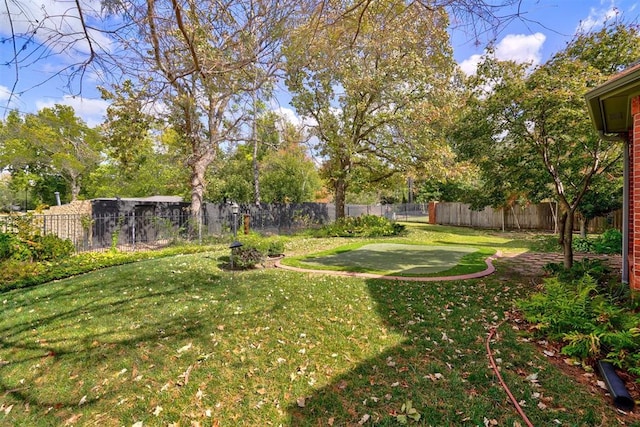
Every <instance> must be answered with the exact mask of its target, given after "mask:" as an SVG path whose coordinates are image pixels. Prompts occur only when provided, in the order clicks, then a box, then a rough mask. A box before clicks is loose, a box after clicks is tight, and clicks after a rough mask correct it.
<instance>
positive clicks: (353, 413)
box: [288, 280, 597, 426]
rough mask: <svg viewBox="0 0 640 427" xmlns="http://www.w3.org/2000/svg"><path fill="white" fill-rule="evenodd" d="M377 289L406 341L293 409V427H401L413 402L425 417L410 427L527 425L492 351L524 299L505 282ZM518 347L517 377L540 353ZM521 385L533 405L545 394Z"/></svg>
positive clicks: (579, 420) (380, 304) (385, 284)
mask: <svg viewBox="0 0 640 427" xmlns="http://www.w3.org/2000/svg"><path fill="white" fill-rule="evenodd" d="M367 287H368V290H369V293H370V295H371V297H372V299H373V300H374V301H375V303H376V310H377V312H378V314H379V316H380V318H381V319H383V321H384V322H385V324H386V326H387V327H388V328H389V329H390V330H392V331H394V332H396V333H400V334H402V336H403V337H404V339H403V341H402V342H401V343H400V344H399V345H396V346H394V347H391V348H388V349H385V350H384V351H382V352H381V353H380V354H379V355H378V356H376V357H374V358H371V359H368V360H364V361H362V362H361V363H359V364H358V365H357V366H356V367H355V368H354V369H352V370H351V371H349V372H347V373H345V374H343V375H340V376H339V377H337V378H334V379H332V382H331V384H329V385H327V386H326V387H323V388H321V389H318V390H316V391H315V392H314V393H312V394H311V395H309V396H304V399H302V400H301V399H298V401H297V402H296V403H294V404H292V405H290V406H289V408H288V412H289V415H290V419H291V425H292V426H326V425H334V426H356V425H381V426H384V425H390V426H391V425H393V426H395V425H399V424H401V423H404V421H406V420H407V419H406V418H403V416H408V415H410V414H407V413H406V405H407V403H408V402H411V404H412V406H413V407H414V408H415V409H416V411H417V413H418V414H419V415H420V419H419V422H418V423H413V421H411V420H408V421H409V424H410V425H414V424H417V425H437V426H458V425H470V426H471V425H473V426H477V425H486V423H487V420H496V421H497V422H498V424H497V425H517V424H516V423H518V422H519V423H522V420H521V419H520V418H519V417H518V415H517V414H516V412H515V410H514V409H513V407H512V406H511V404H510V403H509V402H508V399H507V397H506V394H505V392H504V390H503V389H502V388H500V386H499V385H498V382H497V381H496V380H495V377H494V374H493V373H492V371H491V370H490V369H489V367H488V359H487V354H486V349H485V338H486V336H487V331H488V327H489V325H494V324H495V323H496V319H499V318H502V317H503V313H504V312H505V311H507V310H509V309H510V307H511V304H512V301H513V298H515V297H516V294H514V293H512V292H511V291H512V288H510V287H505V286H504V283H503V282H501V281H498V280H490V281H484V280H476V281H466V282H464V281H455V282H447V283H443V282H436V283H433V284H429V285H426V286H425V285H424V284H420V283H410V282H392V281H384V280H368V281H367ZM510 345H511V348H507V349H505V351H507V352H509V354H510V356H509V358H510V360H509V363H510V364H511V367H512V368H513V367H514V366H515V367H516V368H518V367H520V369H521V370H524V369H530V366H529V364H530V363H531V361H530V359H528V356H529V357H530V349H528V350H527V351H522V352H519V351H518V350H519V349H520V350H522V348H523V347H522V346H526V345H527V344H523V343H521V342H520V341H518V340H516V339H515V338H513V337H512V340H511V341H510ZM521 354H523V355H524V356H522V359H520V357H521ZM549 375H551V376H553V375H557V374H556V373H555V372H551V373H549ZM542 376H543V375H542V374H541V377H542ZM515 381H517V391H518V395H519V396H521V397H522V396H525V397H523V398H527V399H531V396H532V395H533V393H535V392H540V391H542V390H541V389H536V385H533V386H531V384H530V383H529V384H527V382H526V381H524V378H520V377H518V376H515ZM572 390H573V389H571V388H570V384H569V383H567V388H565V389H562V390H554V391H553V392H554V393H558V394H557V395H556V396H557V398H558V400H561V396H562V394H563V393H571V391H572ZM586 394H587V393H586V392H585V395H586ZM585 399H586V396H585ZM591 404H592V405H593V404H594V403H593V402H591ZM403 405H404V408H405V411H404V412H403ZM534 406H535V405H534ZM414 416H415V415H414ZM591 416H593V414H591ZM596 418H597V417H596ZM585 419H586V418H584V413H571V410H568V412H567V411H565V412H558V411H547V412H546V413H545V412H543V411H536V414H535V415H534V417H533V418H532V420H533V421H534V422H536V425H553V424H554V423H555V422H557V421H556V420H560V421H561V422H562V424H563V425H564V424H565V422H567V423H568V425H574V424H575V425H591V424H590V423H588V422H587V423H585Z"/></svg>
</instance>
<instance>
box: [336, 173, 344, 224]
mask: <svg viewBox="0 0 640 427" xmlns="http://www.w3.org/2000/svg"><path fill="white" fill-rule="evenodd" d="M334 190H335V203H336V219H338V218H344V217H345V212H344V208H345V199H346V196H347V182H346V181H345V180H344V178H338V179H336V181H335V184H334Z"/></svg>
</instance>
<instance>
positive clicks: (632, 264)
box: [629, 96, 640, 290]
mask: <svg viewBox="0 0 640 427" xmlns="http://www.w3.org/2000/svg"><path fill="white" fill-rule="evenodd" d="M631 115H632V118H633V128H632V129H631V131H630V132H629V141H630V143H631V144H630V145H631V147H630V151H631V152H630V159H629V179H630V181H631V182H630V183H629V189H630V191H629V222H630V224H629V286H630V287H631V289H635V290H640V96H635V97H633V98H632V99H631Z"/></svg>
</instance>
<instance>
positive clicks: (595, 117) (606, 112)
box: [585, 64, 640, 135]
mask: <svg viewBox="0 0 640 427" xmlns="http://www.w3.org/2000/svg"><path fill="white" fill-rule="evenodd" d="M637 95H640V64H636V65H634V66H632V67H630V68H627V69H626V70H624V71H622V72H620V73H618V74H616V75H615V76H614V77H612V78H611V79H610V80H608V81H607V82H605V83H603V84H601V85H600V86H598V87H596V88H594V89H592V90H590V91H589V92H587V93H586V95H585V99H586V101H587V107H588V108H589V115H590V116H591V121H592V122H593V124H594V126H595V128H596V130H597V131H598V132H600V133H601V134H603V135H606V134H621V133H627V132H628V131H629V130H630V129H631V128H632V127H633V122H632V118H631V98H633V97H634V96H637Z"/></svg>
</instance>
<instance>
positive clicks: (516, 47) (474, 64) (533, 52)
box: [460, 33, 547, 75]
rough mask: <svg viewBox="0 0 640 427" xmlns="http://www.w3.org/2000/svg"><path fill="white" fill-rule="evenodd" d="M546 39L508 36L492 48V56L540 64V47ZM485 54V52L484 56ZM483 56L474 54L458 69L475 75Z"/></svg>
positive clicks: (533, 36)
mask: <svg viewBox="0 0 640 427" xmlns="http://www.w3.org/2000/svg"><path fill="white" fill-rule="evenodd" d="M546 39H547V37H546V36H545V35H544V34H542V33H535V34H529V35H527V34H508V35H507V36H505V37H504V38H503V39H502V40H500V42H499V43H498V44H497V45H496V46H495V48H494V56H495V57H496V58H497V59H499V60H501V61H515V62H517V63H521V64H525V63H528V64H531V65H532V66H536V65H538V64H540V61H541V58H542V46H543V45H544V42H545V40H546ZM486 54H487V53H486V52H485V53H484V55H486ZM482 58H483V55H479V54H475V55H472V56H470V57H469V58H467V59H465V60H464V61H462V62H461V63H460V68H461V69H462V71H463V72H464V73H465V74H467V75H471V74H475V72H476V70H477V69H478V63H479V62H480V61H482Z"/></svg>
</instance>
